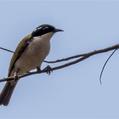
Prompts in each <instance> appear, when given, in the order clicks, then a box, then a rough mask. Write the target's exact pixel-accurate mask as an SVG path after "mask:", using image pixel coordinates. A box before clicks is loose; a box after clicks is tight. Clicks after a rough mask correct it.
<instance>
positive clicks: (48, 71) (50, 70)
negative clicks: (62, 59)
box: [43, 65, 53, 75]
mask: <svg viewBox="0 0 119 119" xmlns="http://www.w3.org/2000/svg"><path fill="white" fill-rule="evenodd" d="M43 70H44V71H46V73H47V74H49V75H50V74H51V72H53V70H52V68H51V67H50V65H48V66H47V67H45V68H44V69H43Z"/></svg>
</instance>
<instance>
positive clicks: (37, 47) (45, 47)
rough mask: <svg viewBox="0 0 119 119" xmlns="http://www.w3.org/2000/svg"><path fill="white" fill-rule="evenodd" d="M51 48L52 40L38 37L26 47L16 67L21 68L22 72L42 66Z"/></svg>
mask: <svg viewBox="0 0 119 119" xmlns="http://www.w3.org/2000/svg"><path fill="white" fill-rule="evenodd" d="M49 50H50V41H49V39H48V38H47V37H46V38H40V37H36V38H34V39H33V40H32V42H31V43H30V44H29V46H28V47H27V48H26V49H25V51H24V52H23V54H22V55H21V57H20V58H19V59H18V60H17V62H16V63H15V68H16V69H20V74H22V73H25V72H27V71H30V70H32V69H35V68H36V67H37V66H40V65H41V63H42V62H43V60H44V59H45V58H46V56H47V55H48V53H49Z"/></svg>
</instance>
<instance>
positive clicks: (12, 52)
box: [0, 47, 14, 53]
mask: <svg viewBox="0 0 119 119" xmlns="http://www.w3.org/2000/svg"><path fill="white" fill-rule="evenodd" d="M0 49H1V50H5V51H7V52H11V53H14V51H12V50H8V49H6V48H3V47H0Z"/></svg>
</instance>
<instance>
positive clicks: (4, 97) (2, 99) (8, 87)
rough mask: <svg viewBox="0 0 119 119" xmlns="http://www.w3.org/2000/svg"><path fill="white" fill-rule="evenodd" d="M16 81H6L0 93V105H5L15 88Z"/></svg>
mask: <svg viewBox="0 0 119 119" xmlns="http://www.w3.org/2000/svg"><path fill="white" fill-rule="evenodd" d="M16 84H17V81H15V82H14V83H11V82H6V84H5V86H4V88H3V90H2V92H1V94H0V105H4V106H7V105H8V104H9V101H10V98H11V96H12V93H13V90H14V89H15V87H16Z"/></svg>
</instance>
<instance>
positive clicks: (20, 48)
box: [8, 34, 32, 76]
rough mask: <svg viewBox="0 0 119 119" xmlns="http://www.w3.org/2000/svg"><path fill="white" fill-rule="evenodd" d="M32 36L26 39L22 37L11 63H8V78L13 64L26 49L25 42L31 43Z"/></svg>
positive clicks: (26, 44)
mask: <svg viewBox="0 0 119 119" xmlns="http://www.w3.org/2000/svg"><path fill="white" fill-rule="evenodd" d="M31 39H32V36H31V35H30V34H28V35H27V36H26V37H24V38H23V39H22V40H21V41H20V43H19V44H18V46H17V48H16V50H15V53H14V54H13V56H12V59H11V62H10V66H9V70H8V76H10V74H11V71H12V69H13V68H14V64H15V62H16V61H17V59H18V58H19V57H20V56H21V55H22V53H23V51H24V50H25V49H26V47H27V46H28V43H27V41H31Z"/></svg>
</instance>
